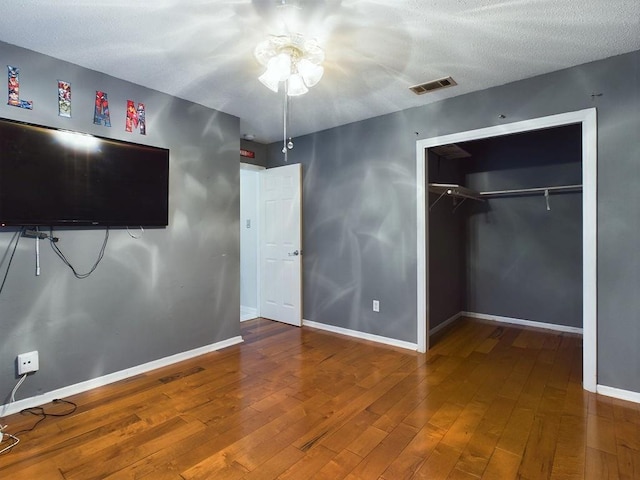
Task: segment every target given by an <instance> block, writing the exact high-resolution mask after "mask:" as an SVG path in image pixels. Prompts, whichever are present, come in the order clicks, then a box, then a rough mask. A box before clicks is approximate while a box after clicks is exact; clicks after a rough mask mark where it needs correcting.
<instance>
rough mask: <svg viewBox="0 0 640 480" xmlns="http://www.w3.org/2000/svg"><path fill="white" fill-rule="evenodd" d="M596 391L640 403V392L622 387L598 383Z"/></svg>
mask: <svg viewBox="0 0 640 480" xmlns="http://www.w3.org/2000/svg"><path fill="white" fill-rule="evenodd" d="M596 393H599V394H600V395H606V396H607V397H613V398H618V399H620V400H626V401H627V402H634V403H640V392H632V391H630V390H622V389H621V388H614V387H607V386H606V385H596Z"/></svg>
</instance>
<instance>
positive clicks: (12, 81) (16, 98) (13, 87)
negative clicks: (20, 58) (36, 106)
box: [7, 65, 33, 110]
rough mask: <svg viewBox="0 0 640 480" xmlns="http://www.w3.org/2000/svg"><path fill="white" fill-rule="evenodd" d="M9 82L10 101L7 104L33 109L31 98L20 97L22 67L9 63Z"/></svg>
mask: <svg viewBox="0 0 640 480" xmlns="http://www.w3.org/2000/svg"><path fill="white" fill-rule="evenodd" d="M7 77H8V78H7V82H8V87H9V101H8V102H7V105H11V106H14V107H20V108H27V109H29V110H32V109H33V102H32V101H31V100H22V99H21V98H20V69H19V68H18V67H12V66H11V65H7Z"/></svg>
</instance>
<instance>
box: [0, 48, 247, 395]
mask: <svg viewBox="0 0 640 480" xmlns="http://www.w3.org/2000/svg"><path fill="white" fill-rule="evenodd" d="M7 64H9V65H14V66H17V67H20V93H21V97H22V98H23V99H26V100H33V102H34V109H33V110H32V111H29V110H23V109H20V108H16V107H11V106H8V105H6V102H2V103H1V104H0V116H2V117H5V118H12V119H19V120H23V121H27V122H32V123H37V124H44V125H50V126H55V127H61V128H68V129H71V130H76V131H81V132H86V133H93V134H97V135H101V136H108V137H112V138H118V139H124V140H128V141H133V142H138V143H144V144H148V145H156V146H160V147H165V148H169V149H170V152H171V154H170V198H169V208H170V213H169V227H167V228H165V229H148V230H146V231H145V233H144V236H143V237H142V238H140V239H137V240H136V239H133V238H132V237H131V236H129V234H128V233H127V231H126V229H113V230H112V231H111V237H110V240H109V244H108V246H107V249H106V254H105V256H104V259H103V260H102V263H100V265H99V266H98V268H97V270H96V271H95V272H94V273H93V274H92V275H91V276H90V277H89V278H87V279H85V280H78V279H76V278H75V277H73V275H72V273H71V271H70V270H69V269H68V268H67V267H66V266H65V265H63V264H62V262H61V261H60V260H59V259H58V258H57V257H56V256H55V254H54V253H53V251H52V250H51V248H50V247H49V246H48V244H47V243H46V242H42V244H41V252H42V254H41V256H42V258H41V266H42V274H41V275H40V276H39V277H36V276H35V275H34V270H35V266H34V240H32V239H27V238H23V239H21V241H20V244H19V246H18V249H17V252H16V255H15V258H14V260H13V265H12V266H11V270H10V272H9V277H8V280H7V283H6V285H5V289H4V291H3V292H2V294H1V295H0V312H1V313H0V403H4V402H5V401H6V400H7V396H8V394H9V393H10V391H11V389H12V388H13V386H14V384H15V382H16V372H15V368H14V361H15V358H16V355H17V354H19V353H22V352H27V351H30V350H38V351H39V352H40V371H39V372H37V373H36V374H34V375H31V376H30V377H29V378H28V379H27V381H26V382H25V383H24V384H23V385H22V387H21V388H20V390H19V391H18V395H17V398H18V399H20V398H26V397H30V396H33V395H36V394H41V393H44V392H47V391H51V390H54V389H57V388H61V387H64V386H68V385H72V384H75V383H78V382H82V381H85V380H89V379H92V378H96V377H99V376H101V375H105V374H108V373H111V372H115V371H119V370H122V369H126V368H129V367H133V366H136V365H139V364H142V363H145V362H149V361H153V360H156V359H159V358H162V357H166V356H169V355H173V354H176V353H180V352H184V351H187V350H191V349H195V348H197V347H201V346H204V345H208V344H213V343H215V342H219V341H222V340H226V339H229V338H231V337H234V336H237V335H239V308H240V307H239V305H240V299H239V225H238V221H239V153H238V152H239V148H240V141H239V135H240V133H239V120H238V119H237V118H235V117H232V116H230V115H227V114H222V113H219V112H216V111H213V110H210V109H207V108H204V107H202V106H200V105H196V104H193V103H189V102H186V101H183V100H179V99H177V98H172V97H170V96H167V95H164V94H161V93H159V92H155V91H152V90H149V89H146V88H143V87H140V86H137V85H133V84H130V83H127V82H124V81H121V80H118V79H115V78H112V77H108V76H105V75H103V74H100V73H98V72H94V71H90V70H87V69H83V68H80V67H77V66H75V65H71V64H69V63H65V62H61V61H59V60H56V59H53V58H50V57H46V56H43V55H39V54H36V53H34V52H31V51H28V50H24V49H21V48H16V47H14V46H11V45H8V44H5V43H0V66H2V68H3V70H2V71H3V72H6V67H5V65H7ZM58 79H62V80H66V81H69V82H71V84H72V101H73V106H72V111H73V118H71V119H67V118H60V117H58V116H57V99H56V95H57V84H56V81H57V80H58ZM96 90H104V91H106V92H107V93H108V94H109V104H110V109H111V123H112V127H111V128H107V127H102V126H97V125H93V123H92V121H93V102H94V96H95V91H96ZM5 91H6V90H5ZM127 99H132V100H135V101H136V102H143V103H145V105H146V112H147V131H148V133H147V135H146V136H142V135H140V134H139V133H126V132H125V131H124V118H125V106H126V101H127ZM0 154H1V152H0ZM132 233H133V234H134V235H139V234H140V232H139V231H138V230H136V229H133V231H132ZM58 236H59V237H60V242H59V243H58V245H59V246H60V248H61V249H62V250H63V252H65V253H66V255H67V257H68V258H69V260H70V261H71V262H72V263H73V264H74V265H75V266H76V268H77V270H79V271H81V272H84V271H87V270H88V269H89V268H90V267H91V265H92V264H93V262H94V261H95V259H96V256H97V254H98V251H99V249H100V246H101V244H102V240H103V236H104V230H103V229H95V230H94V229H87V230H64V231H59V232H58ZM11 237H12V231H11V230H9V229H2V230H0V261H2V269H1V270H0V271H1V272H2V273H3V274H4V271H5V268H6V266H7V261H6V257H4V255H5V252H6V251H7V247H8V244H9V242H10V239H11Z"/></svg>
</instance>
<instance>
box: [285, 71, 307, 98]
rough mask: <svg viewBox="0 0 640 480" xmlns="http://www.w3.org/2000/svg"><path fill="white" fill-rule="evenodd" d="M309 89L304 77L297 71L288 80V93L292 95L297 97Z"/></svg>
mask: <svg viewBox="0 0 640 480" xmlns="http://www.w3.org/2000/svg"><path fill="white" fill-rule="evenodd" d="M308 91H309V89H308V88H307V86H306V85H305V84H304V81H303V80H302V77H301V76H300V75H298V74H297V73H294V74H293V75H291V76H290V77H289V79H288V80H287V95H289V96H290V97H297V96H298V95H304V94H305V93H307V92H308Z"/></svg>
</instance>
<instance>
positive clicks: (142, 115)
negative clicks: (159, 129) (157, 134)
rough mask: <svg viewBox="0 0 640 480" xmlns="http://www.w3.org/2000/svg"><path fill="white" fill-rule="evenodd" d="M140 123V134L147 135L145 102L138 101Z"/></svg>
mask: <svg viewBox="0 0 640 480" xmlns="http://www.w3.org/2000/svg"><path fill="white" fill-rule="evenodd" d="M138 125H139V126H140V135H146V134H147V122H146V119H145V111H144V103H138Z"/></svg>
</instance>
